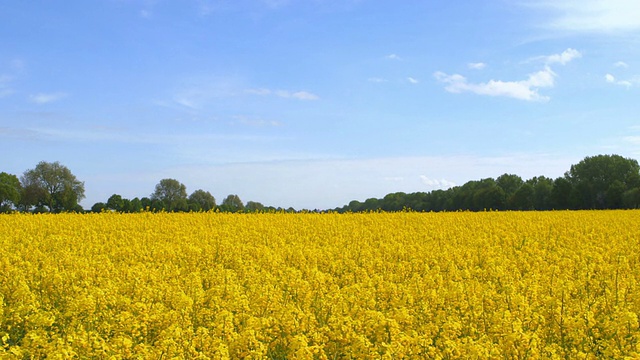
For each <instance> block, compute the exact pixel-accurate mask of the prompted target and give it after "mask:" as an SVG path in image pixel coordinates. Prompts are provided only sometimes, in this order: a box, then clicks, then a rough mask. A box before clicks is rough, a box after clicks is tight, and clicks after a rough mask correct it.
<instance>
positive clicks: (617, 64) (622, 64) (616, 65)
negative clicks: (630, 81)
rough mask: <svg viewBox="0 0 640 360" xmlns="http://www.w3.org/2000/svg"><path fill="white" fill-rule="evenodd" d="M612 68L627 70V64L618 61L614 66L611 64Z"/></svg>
mask: <svg viewBox="0 0 640 360" xmlns="http://www.w3.org/2000/svg"><path fill="white" fill-rule="evenodd" d="M613 66H615V67H617V68H625V69H627V68H628V67H629V64H627V63H626V62H624V61H618V62H616V63H615V64H613Z"/></svg>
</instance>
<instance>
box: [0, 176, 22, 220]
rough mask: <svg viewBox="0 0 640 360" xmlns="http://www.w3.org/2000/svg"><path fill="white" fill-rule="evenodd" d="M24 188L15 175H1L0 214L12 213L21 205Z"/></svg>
mask: <svg viewBox="0 0 640 360" xmlns="http://www.w3.org/2000/svg"><path fill="white" fill-rule="evenodd" d="M21 193H22V186H20V180H18V177H17V176H15V175H11V174H7V173H6V172H2V173H0V212H8V211H11V209H12V208H13V207H16V206H17V205H18V204H19V203H20V197H21Z"/></svg>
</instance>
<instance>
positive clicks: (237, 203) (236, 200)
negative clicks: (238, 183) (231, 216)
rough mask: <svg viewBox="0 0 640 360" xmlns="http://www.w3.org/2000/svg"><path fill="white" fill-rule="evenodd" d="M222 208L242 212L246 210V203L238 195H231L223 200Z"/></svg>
mask: <svg viewBox="0 0 640 360" xmlns="http://www.w3.org/2000/svg"><path fill="white" fill-rule="evenodd" d="M221 209H222V211H229V212H240V211H242V210H244V205H243V204H242V200H240V197H239V196H238V195H229V196H227V197H226V198H224V200H222V206H221Z"/></svg>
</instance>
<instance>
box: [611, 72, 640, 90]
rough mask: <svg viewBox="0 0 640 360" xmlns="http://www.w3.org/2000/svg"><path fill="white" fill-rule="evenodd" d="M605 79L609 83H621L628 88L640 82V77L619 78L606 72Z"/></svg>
mask: <svg viewBox="0 0 640 360" xmlns="http://www.w3.org/2000/svg"><path fill="white" fill-rule="evenodd" d="M604 80H605V81H606V82H608V83H609V84H615V85H620V86H624V87H626V88H630V87H632V86H633V85H635V84H638V83H640V79H638V78H633V79H630V80H618V79H616V77H615V76H613V75H611V74H606V75H605V76H604Z"/></svg>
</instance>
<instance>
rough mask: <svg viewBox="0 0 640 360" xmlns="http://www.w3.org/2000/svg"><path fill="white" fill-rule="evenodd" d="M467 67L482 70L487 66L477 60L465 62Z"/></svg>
mask: <svg viewBox="0 0 640 360" xmlns="http://www.w3.org/2000/svg"><path fill="white" fill-rule="evenodd" d="M467 67H468V68H469V69H472V70H482V69H484V68H485V67H487V64H485V63H482V62H477V63H468V64H467Z"/></svg>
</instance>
